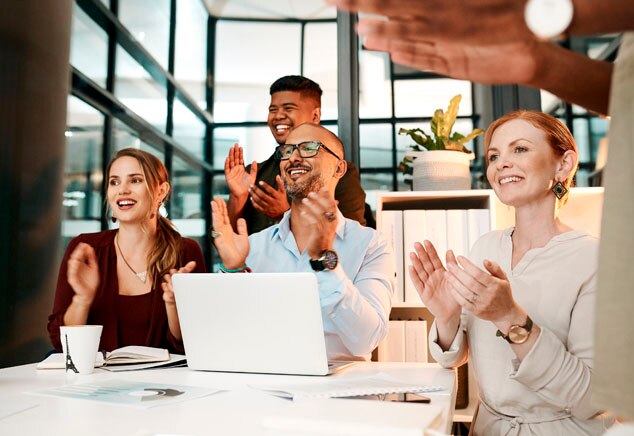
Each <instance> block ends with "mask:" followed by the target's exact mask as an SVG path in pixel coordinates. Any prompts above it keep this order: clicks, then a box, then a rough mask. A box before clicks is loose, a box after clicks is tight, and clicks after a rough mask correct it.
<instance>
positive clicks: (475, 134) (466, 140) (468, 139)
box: [459, 129, 484, 144]
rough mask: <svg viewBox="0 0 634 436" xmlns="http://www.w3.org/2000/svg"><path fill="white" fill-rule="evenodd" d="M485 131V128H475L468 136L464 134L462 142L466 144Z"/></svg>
mask: <svg viewBox="0 0 634 436" xmlns="http://www.w3.org/2000/svg"><path fill="white" fill-rule="evenodd" d="M483 133H484V130H483V129H474V130H473V132H471V133H469V134H468V135H467V136H464V137H462V138H460V139H459V141H460V143H461V144H465V143H467V142H469V141H471V140H472V139H473V138H475V137H476V136H478V135H482V134H483Z"/></svg>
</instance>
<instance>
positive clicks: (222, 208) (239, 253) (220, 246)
mask: <svg viewBox="0 0 634 436" xmlns="http://www.w3.org/2000/svg"><path fill="white" fill-rule="evenodd" d="M211 217H212V222H213V231H214V233H213V235H212V237H213V242H214V245H215V246H216V250H218V254H219V255H220V258H221V259H222V263H223V264H224V266H225V268H227V269H236V268H241V267H243V266H244V265H245V262H246V259H247V256H248V255H249V234H248V232H247V223H246V221H245V220H244V219H243V218H240V219H239V220H238V222H237V228H238V233H235V232H234V231H233V227H231V222H230V221H229V214H228V212H227V204H226V203H225V201H224V200H223V199H222V198H221V197H215V198H214V200H213V201H212V202H211Z"/></svg>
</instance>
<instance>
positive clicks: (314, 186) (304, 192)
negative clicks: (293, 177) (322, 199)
mask: <svg viewBox="0 0 634 436" xmlns="http://www.w3.org/2000/svg"><path fill="white" fill-rule="evenodd" d="M323 187H324V183H323V181H322V180H321V178H320V177H319V175H318V174H312V175H311V176H310V177H309V178H308V179H306V180H304V181H302V182H301V183H295V182H292V181H287V180H286V179H284V188H285V189H286V194H287V195H288V196H289V197H290V199H291V200H296V199H297V200H301V199H303V198H306V197H308V194H310V193H311V192H317V191H319V190H320V189H321V188H323Z"/></svg>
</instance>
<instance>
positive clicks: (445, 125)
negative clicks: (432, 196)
mask: <svg viewBox="0 0 634 436" xmlns="http://www.w3.org/2000/svg"><path fill="white" fill-rule="evenodd" d="M461 98H462V96H461V95H460V94H458V95H456V96H455V97H453V98H452V99H451V101H450V102H449V107H448V108H447V111H446V112H445V111H443V110H442V109H436V111H435V112H434V116H433V117H432V119H431V133H432V135H433V136H432V135H428V134H427V133H425V132H424V131H423V130H422V129H410V130H408V129H400V130H399V132H398V133H399V135H408V136H409V137H410V138H411V139H412V140H413V141H414V142H415V144H412V145H410V148H411V149H412V150H411V151H407V152H406V153H405V157H404V158H403V160H402V161H401V163H400V164H399V169H400V170H401V171H402V172H403V173H404V174H411V175H412V184H413V189H414V190H415V191H436V190H449V189H470V188H471V173H470V171H469V162H470V161H471V160H472V159H473V158H474V157H475V155H474V154H473V153H472V152H471V150H469V149H468V148H466V147H465V146H464V144H465V143H467V142H469V141H471V140H472V139H473V138H475V137H477V136H478V135H481V134H482V133H484V130H483V129H475V130H473V132H471V133H469V134H468V135H466V136H464V135H462V134H460V133H458V132H453V133H452V132H451V129H452V128H453V126H454V123H455V122H456V116H457V115H458V107H459V105H460V100H461Z"/></svg>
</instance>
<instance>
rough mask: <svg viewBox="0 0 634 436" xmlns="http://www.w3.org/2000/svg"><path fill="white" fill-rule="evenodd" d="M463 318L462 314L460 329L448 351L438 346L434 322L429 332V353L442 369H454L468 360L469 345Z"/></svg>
mask: <svg viewBox="0 0 634 436" xmlns="http://www.w3.org/2000/svg"><path fill="white" fill-rule="evenodd" d="M465 316H466V314H464V313H463V314H462V316H461V317H460V327H459V328H458V332H457V333H456V337H455V338H454V340H453V342H452V343H451V345H450V346H449V349H448V350H443V349H442V348H441V347H440V345H439V344H438V328H437V327H436V321H434V323H433V324H432V326H431V329H430V330H429V352H430V353H431V355H432V357H433V358H434V360H436V362H438V364H439V365H440V366H442V367H443V368H456V367H458V366H460V365H462V364H463V363H465V362H466V361H467V360H468V359H469V343H468V341H467V333H466V329H465V325H466V323H465Z"/></svg>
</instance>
